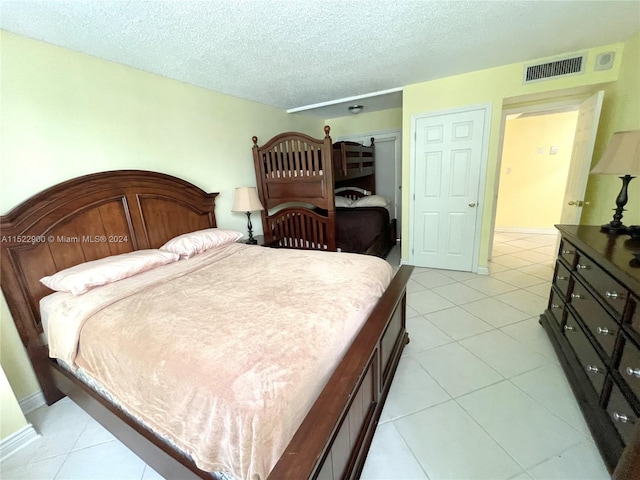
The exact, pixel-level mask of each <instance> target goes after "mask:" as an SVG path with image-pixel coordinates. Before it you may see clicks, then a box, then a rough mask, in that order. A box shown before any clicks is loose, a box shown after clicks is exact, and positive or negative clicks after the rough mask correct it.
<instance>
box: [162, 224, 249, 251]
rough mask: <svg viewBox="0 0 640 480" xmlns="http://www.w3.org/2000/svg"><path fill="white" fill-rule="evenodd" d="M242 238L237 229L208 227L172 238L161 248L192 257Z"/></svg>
mask: <svg viewBox="0 0 640 480" xmlns="http://www.w3.org/2000/svg"><path fill="white" fill-rule="evenodd" d="M241 238H242V233H240V232H236V231H235V230H223V229H221V228H207V229H205V230H198V231H197V232H190V233H185V234H184V235H179V236H177V237H175V238H172V239H171V240H169V241H168V242H167V243H165V244H164V245H163V246H161V247H160V250H164V251H167V252H173V253H177V254H178V255H180V258H191V257H193V256H194V255H196V254H197V253H202V252H204V251H206V250H209V249H211V248H216V247H222V246H224V245H228V244H230V243H234V242H237V241H238V240H240V239H241Z"/></svg>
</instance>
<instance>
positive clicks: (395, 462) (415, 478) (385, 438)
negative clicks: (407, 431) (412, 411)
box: [360, 423, 429, 480]
mask: <svg viewBox="0 0 640 480" xmlns="http://www.w3.org/2000/svg"><path fill="white" fill-rule="evenodd" d="M360 478H361V480H391V479H406V480H422V479H424V480H429V477H427V475H426V474H425V473H424V470H422V467H420V464H419V463H418V461H417V460H416V459H415V457H414V456H413V454H412V453H411V450H410V449H409V447H408V446H407V444H406V443H405V441H404V439H403V438H402V436H401V435H400V433H398V430H397V429H396V427H395V425H394V424H393V423H387V424H384V425H378V428H377V429H376V433H375V436H374V437H373V441H372V442H371V448H370V449H369V454H368V455H367V461H366V462H365V464H364V469H363V470H362V475H361V476H360Z"/></svg>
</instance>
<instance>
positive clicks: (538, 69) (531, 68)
mask: <svg viewBox="0 0 640 480" xmlns="http://www.w3.org/2000/svg"><path fill="white" fill-rule="evenodd" d="M586 59H587V55H586V54H582V55H576V56H573V57H570V58H563V59H560V60H554V61H553V62H545V63H536V64H534V65H526V66H525V67H524V83H531V82H538V81H540V80H547V79H549V78H558V77H566V76H568V75H578V74H581V73H583V72H584V67H585V64H586V63H587V62H586Z"/></svg>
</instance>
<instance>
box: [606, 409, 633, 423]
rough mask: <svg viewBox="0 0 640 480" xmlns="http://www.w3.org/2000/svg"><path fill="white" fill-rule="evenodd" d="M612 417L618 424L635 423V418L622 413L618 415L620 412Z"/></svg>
mask: <svg viewBox="0 0 640 480" xmlns="http://www.w3.org/2000/svg"><path fill="white" fill-rule="evenodd" d="M611 416H612V417H613V419H614V420H615V421H616V422H620V423H634V421H633V420H634V419H633V417H628V416H626V415H624V414H622V413H618V412H613V414H611Z"/></svg>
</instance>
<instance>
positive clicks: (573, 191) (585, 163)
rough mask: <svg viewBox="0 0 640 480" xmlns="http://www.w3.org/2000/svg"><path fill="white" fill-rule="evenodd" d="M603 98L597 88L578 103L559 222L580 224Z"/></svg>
mask: <svg viewBox="0 0 640 480" xmlns="http://www.w3.org/2000/svg"><path fill="white" fill-rule="evenodd" d="M603 97H604V92H602V91H600V92H598V93H596V94H595V95H592V96H591V97H589V98H587V99H586V100H585V101H583V102H582V103H580V108H579V110H578V120H577V123H576V134H575V137H574V139H573V150H572V151H571V163H570V164H569V175H568V178H567V188H566V189H565V192H564V200H563V204H562V213H561V215H560V223H561V224H571V225H577V224H579V223H580V216H581V215H582V206H583V202H584V193H585V190H586V189H587V180H588V179H589V170H591V159H592V157H593V146H594V144H595V142H596V133H597V131H598V122H599V120H600V110H601V109H602V98H603Z"/></svg>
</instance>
